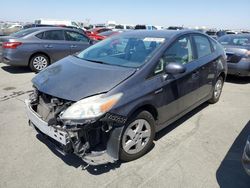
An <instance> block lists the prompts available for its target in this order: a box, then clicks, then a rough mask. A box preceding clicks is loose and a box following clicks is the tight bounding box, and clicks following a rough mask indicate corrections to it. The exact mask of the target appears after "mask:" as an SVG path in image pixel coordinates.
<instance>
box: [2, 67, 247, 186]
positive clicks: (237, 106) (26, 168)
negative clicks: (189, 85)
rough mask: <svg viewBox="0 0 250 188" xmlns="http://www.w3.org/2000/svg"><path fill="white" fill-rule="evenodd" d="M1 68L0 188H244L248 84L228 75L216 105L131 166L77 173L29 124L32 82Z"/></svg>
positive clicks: (22, 72)
mask: <svg viewBox="0 0 250 188" xmlns="http://www.w3.org/2000/svg"><path fill="white" fill-rule="evenodd" d="M34 75H35V74H34V73H31V72H30V71H29V70H28V69H26V68H15V67H10V66H6V65H3V64H0V78H1V80H0V143H1V145H0V152H1V155H0V187H3V188H5V187H126V188H127V187H192V188H194V187H213V188H214V187H225V188H229V187H237V188H239V187H249V185H250V177H248V176H247V175H246V174H245V172H244V171H243V168H242V166H241V162H240V160H241V155H242V151H243V147H244V144H245V141H246V137H247V135H248V134H250V78H249V79H248V78H233V77H229V79H228V81H227V82H226V83H225V86H224V90H223V93H222V96H221V100H220V101H219V103H217V104H215V105H207V104H204V105H201V106H200V107H198V108H197V109H195V110H194V111H192V112H191V113H189V114H187V115H186V116H185V117H183V118H182V119H180V120H178V121H177V122H176V123H174V124H172V125H170V126H169V127H167V128H166V129H164V130H163V131H161V132H160V133H159V134H157V137H156V140H155V142H154V143H155V146H154V148H153V149H152V150H151V151H150V152H149V153H148V154H147V155H146V156H144V157H142V158H140V159H138V160H136V161H133V162H130V163H119V162H118V163H116V164H110V165H103V166H99V167H89V168H88V169H87V170H82V168H81V164H83V163H82V161H81V160H80V159H79V158H77V157H75V156H73V155H70V156H62V155H61V154H60V153H58V152H57V151H56V150H54V149H53V147H52V146H51V145H50V144H49V143H47V142H46V140H44V139H43V138H41V137H40V136H36V132H35V131H34V130H33V129H32V128H31V127H29V126H28V122H27V121H28V120H27V117H26V115H25V111H24V99H25V98H27V96H28V93H29V91H30V90H31V89H32V88H31V82H30V80H31V78H32V77H33V76H34Z"/></svg>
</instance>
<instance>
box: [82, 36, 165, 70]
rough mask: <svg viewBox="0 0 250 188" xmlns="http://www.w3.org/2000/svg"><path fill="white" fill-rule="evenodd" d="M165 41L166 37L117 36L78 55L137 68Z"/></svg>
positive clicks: (90, 59)
mask: <svg viewBox="0 0 250 188" xmlns="http://www.w3.org/2000/svg"><path fill="white" fill-rule="evenodd" d="M164 41H165V38H153V37H145V38H136V37H130V36H117V37H112V38H109V39H106V40H103V41H101V42H99V43H97V44H95V45H93V46H91V47H89V48H88V49H86V50H84V51H82V52H81V53H80V54H78V55H77V57H78V58H81V59H84V60H87V61H93V62H97V63H103V64H109V65H116V66H124V67H134V68H136V67H140V66H141V65H143V64H144V63H145V62H146V61H147V59H148V58H150V57H151V56H152V54H153V52H154V51H155V50H156V49H157V48H158V47H159V46H160V45H161V44H162V43H163V42H164Z"/></svg>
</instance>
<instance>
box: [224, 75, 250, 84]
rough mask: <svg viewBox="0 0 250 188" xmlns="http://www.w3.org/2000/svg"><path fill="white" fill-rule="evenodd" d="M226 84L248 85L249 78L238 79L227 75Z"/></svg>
mask: <svg viewBox="0 0 250 188" xmlns="http://www.w3.org/2000/svg"><path fill="white" fill-rule="evenodd" d="M226 82H229V83H233V84H249V83H250V77H239V76H233V75H227V79H226Z"/></svg>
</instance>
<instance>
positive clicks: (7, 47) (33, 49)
mask: <svg viewBox="0 0 250 188" xmlns="http://www.w3.org/2000/svg"><path fill="white" fill-rule="evenodd" d="M0 43H1V44H2V45H1V48H2V50H0V51H2V59H3V63H6V64H9V65H14V66H29V67H30V69H31V70H32V71H35V72H39V71H41V70H43V69H45V68H46V67H47V66H48V65H50V64H51V63H53V62H55V61H58V60H60V59H62V58H63V57H65V56H68V55H70V54H74V53H76V52H79V51H82V50H83V49H85V48H87V47H89V46H90V45H91V44H92V40H91V39H89V38H88V37H87V36H86V35H84V34H82V33H80V32H78V31H76V30H74V29H68V28H62V27H40V28H38V27H37V28H30V29H25V30H21V31H19V32H17V33H14V34H12V35H10V36H5V37H0Z"/></svg>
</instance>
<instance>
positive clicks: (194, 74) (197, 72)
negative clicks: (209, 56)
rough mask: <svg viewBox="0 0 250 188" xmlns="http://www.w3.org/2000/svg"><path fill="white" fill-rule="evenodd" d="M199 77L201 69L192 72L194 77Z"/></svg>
mask: <svg viewBox="0 0 250 188" xmlns="http://www.w3.org/2000/svg"><path fill="white" fill-rule="evenodd" d="M198 77H199V71H194V72H193V73H192V79H197V78H198Z"/></svg>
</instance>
